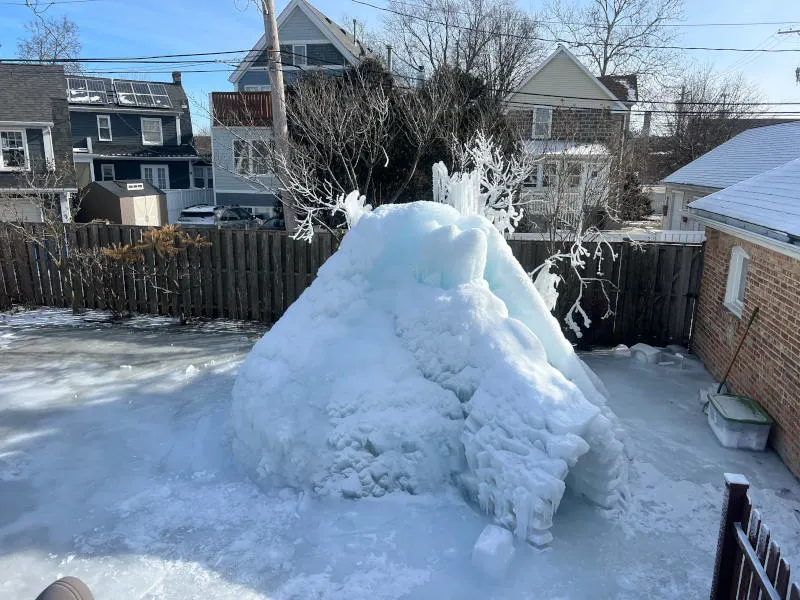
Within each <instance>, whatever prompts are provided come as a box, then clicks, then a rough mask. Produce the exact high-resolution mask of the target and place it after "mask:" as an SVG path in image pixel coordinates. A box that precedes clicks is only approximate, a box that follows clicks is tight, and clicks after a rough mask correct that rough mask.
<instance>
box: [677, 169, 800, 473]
mask: <svg viewBox="0 0 800 600" xmlns="http://www.w3.org/2000/svg"><path fill="white" fill-rule="evenodd" d="M687 216H688V218H689V219H691V220H692V221H694V222H695V223H697V224H698V225H700V226H705V227H706V236H707V242H706V250H705V259H704V265H703V275H702V281H701V290H700V300H699V304H698V310H697V316H696V319H695V326H694V333H693V340H692V350H693V351H694V352H695V353H696V354H697V355H698V356H699V357H700V358H701V359H702V360H703V362H704V363H705V365H706V367H707V368H708V370H709V371H710V372H711V374H712V375H713V376H714V377H716V378H717V379H720V378H721V377H722V376H723V374H724V372H725V369H726V368H727V366H728V363H729V362H730V360H731V358H732V355H733V352H734V351H735V348H736V346H737V345H738V343H739V341H740V339H741V336H742V332H743V331H744V327H745V325H746V322H747V319H748V317H749V315H750V314H751V312H752V310H753V308H754V307H756V306H757V307H759V311H760V312H759V316H758V318H757V320H756V321H755V323H754V324H753V326H752V328H751V330H750V333H749V335H748V337H747V340H746V341H745V343H744V346H743V347H742V352H741V354H740V355H739V358H738V359H737V362H736V364H735V365H734V368H733V370H732V371H731V374H730V376H729V379H728V381H729V386H730V388H731V390H732V391H733V392H735V393H740V394H744V395H747V396H750V397H752V398H755V399H756V400H758V401H759V402H760V403H761V405H762V406H763V407H764V408H765V409H766V411H767V412H768V413H769V414H770V416H772V418H773V419H774V420H775V425H774V426H773V429H772V434H771V438H770V443H771V444H772V446H773V447H774V448H775V449H776V451H777V452H778V453H779V454H780V456H781V457H782V458H783V460H784V462H785V463H786V464H787V466H788V467H789V468H790V469H791V471H792V472H793V473H794V474H795V475H796V476H800V158H798V159H795V160H792V161H790V162H787V163H785V164H784V165H781V166H779V167H776V168H774V169H772V170H770V171H767V172H766V173H762V174H760V175H756V176H754V177H752V178H750V179H747V180H745V181H742V182H740V183H737V184H734V185H732V186H729V187H727V188H726V189H724V190H721V191H718V192H716V193H713V194H710V195H708V196H705V197H703V198H700V199H698V200H695V201H694V202H692V203H691V204H689V206H688V212H687Z"/></svg>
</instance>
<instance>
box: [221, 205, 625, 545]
mask: <svg viewBox="0 0 800 600" xmlns="http://www.w3.org/2000/svg"><path fill="white" fill-rule="evenodd" d="M232 414H233V425H234V432H235V440H234V445H235V449H236V451H237V453H238V454H239V455H240V456H241V457H242V458H243V460H244V461H245V463H246V464H247V465H248V466H249V467H250V468H251V469H252V471H254V472H255V473H257V474H258V476H259V477H260V478H262V479H263V480H265V481H269V482H271V483H273V484H276V483H277V484H280V485H290V486H293V487H296V488H306V487H307V488H311V489H312V490H313V491H314V492H316V493H318V494H321V495H327V494H334V495H340V496H346V497H359V496H360V497H368V496H383V495H385V494H387V493H392V492H398V491H402V492H408V493H411V494H419V493H421V492H431V491H437V490H441V489H443V488H445V487H446V486H449V485H451V484H452V483H453V482H456V483H458V484H459V485H460V487H461V488H462V489H463V491H465V492H466V494H467V496H468V497H469V498H470V499H472V500H473V501H474V502H475V504H477V505H478V506H479V507H480V508H481V509H483V510H484V511H486V512H487V513H488V514H490V515H492V516H493V517H494V519H495V521H496V522H497V523H499V524H501V525H503V526H504V527H507V528H508V529H510V530H511V531H513V532H514V533H515V534H516V536H517V537H518V538H519V539H525V540H528V541H530V542H533V543H545V542H548V541H549V540H550V539H551V535H550V533H549V529H550V528H551V526H552V524H553V516H554V514H555V512H556V510H557V508H558V506H559V503H560V502H561V499H562V497H563V495H564V490H565V485H572V486H573V487H574V489H575V490H577V491H579V492H580V493H582V494H584V495H586V496H587V497H588V498H589V499H591V500H593V501H595V502H597V503H599V504H602V505H603V506H613V505H614V504H615V501H616V500H617V499H618V498H619V497H620V494H621V493H623V492H624V489H625V485H626V482H627V460H626V458H625V456H624V452H623V444H622V443H621V442H620V441H619V439H618V438H617V434H616V430H615V418H614V417H613V415H612V414H611V413H610V411H609V410H608V409H607V408H606V407H605V398H604V397H603V394H602V392H601V391H600V390H599V389H598V386H597V385H596V378H594V375H593V374H592V373H591V371H590V370H588V369H586V368H585V365H584V364H583V363H582V361H581V360H580V359H579V358H578V357H577V356H576V355H575V353H574V352H573V350H572V347H571V346H570V344H569V343H568V342H567V340H566V339H565V338H564V337H563V335H562V333H561V330H560V328H559V325H558V323H557V322H556V321H555V319H554V318H553V317H552V316H551V315H550V313H549V311H548V309H547V308H546V306H545V304H544V302H543V300H542V298H541V296H540V295H539V293H538V292H537V291H536V289H535V288H534V286H533V284H532V283H531V281H530V278H529V277H528V276H527V274H526V273H525V272H524V271H523V270H522V268H521V267H520V265H519V263H517V261H516V260H515V259H514V257H513V255H512V254H511V250H510V249H509V247H508V244H507V243H506V242H505V240H504V239H503V237H502V236H501V235H500V234H499V233H498V232H497V230H496V229H495V228H494V227H493V226H492V224H491V223H490V222H489V221H487V220H486V219H485V218H483V217H480V216H472V217H463V216H461V215H460V214H459V213H458V212H457V211H456V210H454V209H453V208H451V207H450V206H446V205H442V204H434V203H414V204H408V205H396V206H384V207H381V208H380V209H378V210H376V211H375V212H372V213H368V214H364V215H363V216H362V217H361V219H360V220H359V222H358V225H357V226H356V227H355V228H354V229H352V230H351V231H350V232H348V234H347V235H346V236H345V238H344V240H343V241H342V244H341V247H340V248H339V250H338V251H337V252H336V254H335V255H334V256H333V257H331V258H330V259H329V260H328V262H327V263H326V264H325V265H324V267H323V268H322V269H320V272H319V276H318V277H317V279H316V280H315V281H314V283H313V285H312V286H311V287H309V288H308V289H307V290H306V291H305V292H304V293H303V295H302V296H301V297H300V298H299V299H298V300H297V301H296V302H295V303H294V304H293V305H292V306H291V308H290V309H289V310H288V311H287V312H286V314H285V315H284V316H283V317H282V318H281V320H280V321H279V322H278V323H277V324H276V325H275V327H273V328H272V330H271V331H270V332H268V333H267V334H266V335H265V336H264V338H263V339H262V340H261V341H260V342H259V343H258V344H256V346H255V347H254V348H253V351H252V352H251V353H250V355H249V356H248V357H247V360H246V361H245V363H244V365H243V366H242V368H241V370H240V372H239V376H238V378H237V380H236V385H235V386H234V390H233V410H232ZM568 475H569V478H568V477H567V476H568ZM565 481H566V484H565Z"/></svg>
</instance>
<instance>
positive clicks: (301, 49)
mask: <svg viewBox="0 0 800 600" xmlns="http://www.w3.org/2000/svg"><path fill="white" fill-rule="evenodd" d="M292 52H293V56H294V66H295V67H304V66H306V64H308V55H307V54H306V46H305V44H303V45H302V46H292Z"/></svg>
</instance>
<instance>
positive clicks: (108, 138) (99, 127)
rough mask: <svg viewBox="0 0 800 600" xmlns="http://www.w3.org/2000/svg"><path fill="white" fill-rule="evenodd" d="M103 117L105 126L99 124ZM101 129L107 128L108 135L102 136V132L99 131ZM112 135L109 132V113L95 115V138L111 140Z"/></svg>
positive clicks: (104, 140) (101, 140)
mask: <svg viewBox="0 0 800 600" xmlns="http://www.w3.org/2000/svg"><path fill="white" fill-rule="evenodd" d="M102 119H105V121H106V123H108V126H107V127H103V126H102V125H100V121H101V120H102ZM103 129H108V137H103V134H102V133H100V132H101V131H102V130H103ZM113 137H114V136H113V135H112V133H111V116H110V115H97V140H98V141H100V142H111V141H113Z"/></svg>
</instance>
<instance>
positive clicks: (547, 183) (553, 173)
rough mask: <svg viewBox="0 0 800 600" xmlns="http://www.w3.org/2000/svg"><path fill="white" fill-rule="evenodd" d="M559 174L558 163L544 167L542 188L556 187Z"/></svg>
mask: <svg viewBox="0 0 800 600" xmlns="http://www.w3.org/2000/svg"><path fill="white" fill-rule="evenodd" d="M557 173H558V165H557V164H556V163H547V164H546V165H544V166H543V167H542V187H543V188H549V187H553V186H554V185H556V177H557Z"/></svg>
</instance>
